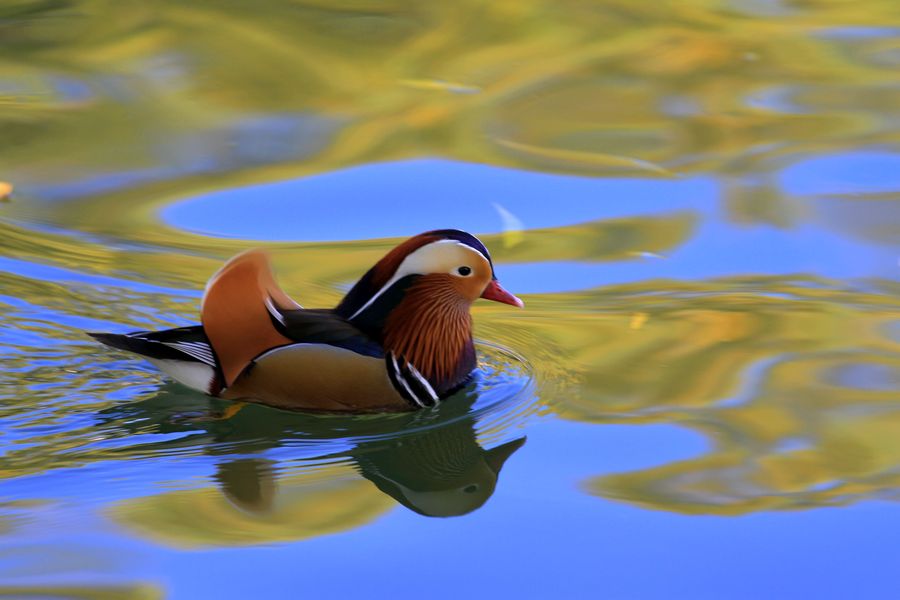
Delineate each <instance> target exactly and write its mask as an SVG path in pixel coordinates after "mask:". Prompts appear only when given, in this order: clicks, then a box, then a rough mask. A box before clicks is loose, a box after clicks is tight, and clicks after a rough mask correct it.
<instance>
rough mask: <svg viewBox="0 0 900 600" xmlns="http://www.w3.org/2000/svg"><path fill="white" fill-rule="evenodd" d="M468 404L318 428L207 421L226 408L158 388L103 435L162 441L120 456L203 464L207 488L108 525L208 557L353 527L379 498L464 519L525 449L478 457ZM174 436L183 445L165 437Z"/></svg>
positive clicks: (267, 414) (254, 416)
mask: <svg viewBox="0 0 900 600" xmlns="http://www.w3.org/2000/svg"><path fill="white" fill-rule="evenodd" d="M476 400H477V393H476V391H475V388H474V386H472V387H470V388H469V389H467V390H464V392H462V393H461V395H460V396H459V397H455V398H454V399H453V400H452V401H450V402H448V403H445V404H444V405H443V406H441V407H440V409H438V410H435V411H428V412H423V411H420V412H417V413H410V414H402V415H397V414H393V415H364V416H355V417H354V416H349V415H337V416H334V415H329V416H323V415H310V414H301V413H287V412H283V411H278V410H274V409H271V408H267V407H263V406H257V405H247V406H246V407H245V408H244V409H242V410H241V411H239V412H238V413H237V414H234V415H233V416H230V418H227V419H221V418H219V419H215V418H211V416H212V415H213V413H214V412H215V411H216V410H218V411H219V412H222V409H226V408H228V405H227V404H223V403H221V402H219V401H211V400H210V399H207V398H204V397H202V396H198V395H195V394H193V393H190V392H186V391H185V390H183V389H182V388H180V387H178V386H174V385H173V386H168V387H166V388H164V389H163V390H162V392H161V393H160V394H159V395H157V396H156V397H154V398H150V399H148V400H144V401H139V402H133V403H129V404H127V405H122V406H119V407H116V408H114V409H110V410H107V411H106V412H105V413H104V414H103V417H104V420H105V421H106V425H107V426H108V427H115V428H122V429H125V430H129V431H130V434H134V435H137V436H138V437H140V435H141V434H148V433H150V434H170V435H167V436H166V439H165V440H163V441H158V442H152V443H150V444H139V443H138V444H135V445H134V446H132V447H130V448H131V449H129V450H125V451H127V452H132V451H138V450H139V451H140V452H141V454H142V455H144V453H146V452H147V451H150V452H152V453H153V454H157V453H166V454H170V453H173V452H184V453H186V454H194V455H196V454H198V453H202V455H203V456H206V457H208V458H211V459H213V460H214V464H215V467H214V468H215V472H214V474H213V476H212V479H213V481H215V483H216V487H215V488H209V487H206V488H202V489H193V490H180V491H174V492H167V493H165V494H161V495H159V496H153V497H146V498H135V499H131V500H127V501H125V502H124V503H122V504H121V505H120V507H119V509H120V510H118V511H117V517H118V520H120V521H124V522H125V523H126V524H127V525H129V526H132V527H134V528H136V529H140V530H143V531H145V532H147V533H148V534H149V535H152V536H153V537H156V538H161V539H162V540H164V541H169V542H175V543H179V544H181V545H185V544H187V545H209V544H216V545H219V544H225V543H229V544H241V543H259V542H266V541H272V540H273V539H288V538H289V539H300V538H303V537H311V536H314V535H321V534H324V533H333V532H336V531H341V530H347V529H351V528H353V527H358V526H360V525H362V524H365V523H367V522H370V521H371V520H373V519H375V518H377V517H378V516H379V515H381V514H383V513H384V512H385V511H387V510H389V509H390V507H391V506H392V503H391V501H390V500H388V499H387V498H386V497H385V496H384V494H386V495H387V496H389V497H390V498H392V499H393V500H394V501H396V503H399V504H402V505H403V506H404V507H406V508H407V509H409V510H412V511H414V512H416V513H418V514H420V515H424V516H428V517H452V516H458V515H464V514H467V513H470V512H472V511H474V510H477V509H478V508H480V507H481V506H483V505H484V504H485V503H486V502H487V501H488V500H489V499H490V497H491V496H492V495H493V493H494V490H495V489H496V486H497V481H498V477H499V474H500V471H501V469H502V468H503V465H504V464H505V463H506V461H507V460H508V459H509V458H510V457H511V456H512V455H513V454H514V453H515V452H516V450H518V449H519V448H521V447H522V445H523V444H524V443H525V438H524V437H521V438H518V439H514V440H512V441H508V442H506V443H503V444H501V445H499V446H496V447H492V448H490V449H488V448H485V447H483V446H482V445H481V444H480V443H479V441H478V436H477V433H476V431H477V425H478V416H477V414H476V413H475V412H474V411H473V404H474V402H475V401H476ZM211 408H212V410H211ZM177 433H182V434H184V435H181V436H177V437H176V436H174V435H171V434H177ZM276 448H278V454H279V457H282V456H284V455H285V451H286V450H289V449H296V453H294V452H289V453H290V454H294V455H295V456H297V457H300V458H299V459H295V458H289V459H287V460H281V459H279V460H274V459H272V458H271V452H268V451H271V450H274V449H276ZM201 449H202V450H201ZM267 454H268V455H267ZM298 465H301V468H297V467H298ZM360 476H362V477H360ZM365 480H367V481H368V482H371V484H373V485H370V484H369V483H365ZM216 488H218V489H217V490H216ZM211 493H213V494H215V496H217V498H218V499H216V498H214V497H211V496H210V494H211ZM393 506H396V504H393ZM162 515H166V516H165V517H162ZM163 521H165V524H163ZM301 521H302V522H301ZM276 523H280V524H285V523H290V524H291V527H293V529H294V531H293V534H291V533H289V531H287V530H285V529H284V528H279V529H278V532H277V533H275V528H274V525H275V524H276ZM223 529H228V530H229V531H228V535H225V534H224V533H222V531H221V530H223ZM270 533H271V536H270Z"/></svg>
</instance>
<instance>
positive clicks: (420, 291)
mask: <svg viewBox="0 0 900 600" xmlns="http://www.w3.org/2000/svg"><path fill="white" fill-rule="evenodd" d="M479 298H485V299H487V300H493V301H495V302H502V303H504V304H510V305H512V306H517V307H521V306H524V303H523V302H522V301H521V300H520V299H518V298H517V297H516V296H514V295H512V294H511V293H509V292H507V291H506V290H505V289H503V287H502V286H501V285H500V282H499V281H498V280H497V277H496V275H495V273H494V265H493V262H492V261H491V256H490V253H488V250H487V248H486V247H485V246H484V244H483V243H482V242H481V241H480V240H479V239H478V238H476V237H475V236H473V235H472V234H469V233H466V232H464V231H460V230H457V229H440V230H435V231H429V232H426V233H422V234H420V235H417V236H415V237H412V238H410V239H408V240H406V241H405V242H403V243H402V244H400V245H399V246H397V247H396V248H394V249H393V250H391V251H390V252H388V254H387V255H385V256H384V258H382V259H381V260H380V261H378V263H376V264H375V266H374V267H372V268H371V269H370V270H369V271H368V272H367V273H366V274H365V275H363V277H362V278H361V279H360V280H359V281H358V282H357V283H356V285H354V286H353V288H352V289H351V290H350V292H349V293H348V294H347V295H346V296H345V297H344V299H343V300H342V301H341V303H340V304H339V305H338V306H337V308H336V309H335V312H336V313H337V314H339V315H340V316H342V317H344V318H345V319H348V320H349V321H351V322H353V323H354V324H355V325H356V326H357V327H359V328H360V329H362V330H363V331H365V332H366V333H368V334H369V335H370V336H372V337H373V338H375V339H377V340H378V341H380V342H381V343H382V345H383V346H384V349H385V350H386V351H387V352H390V353H393V354H394V355H396V356H398V357H403V358H404V360H406V361H408V362H409V363H410V364H412V365H414V366H415V367H416V369H418V371H419V372H420V373H421V374H422V375H424V376H425V378H426V379H428V381H429V382H430V383H431V384H432V386H434V387H435V389H436V390H437V391H438V393H443V392H446V391H447V390H449V389H451V388H453V387H455V386H458V385H459V384H460V383H462V381H464V380H465V378H466V377H468V375H469V373H471V371H472V370H473V369H474V368H475V349H474V344H473V342H472V318H471V316H470V314H469V309H470V307H471V305H472V303H473V302H475V300H477V299H479Z"/></svg>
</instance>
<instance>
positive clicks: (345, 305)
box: [89, 229, 523, 412]
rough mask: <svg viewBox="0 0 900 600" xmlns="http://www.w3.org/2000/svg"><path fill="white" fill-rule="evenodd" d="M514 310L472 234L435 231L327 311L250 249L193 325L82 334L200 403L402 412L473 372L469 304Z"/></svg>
mask: <svg viewBox="0 0 900 600" xmlns="http://www.w3.org/2000/svg"><path fill="white" fill-rule="evenodd" d="M478 298H486V299H488V300H494V301H496V302H502V303H505V304H510V305H512V306H517V307H522V306H523V303H522V301H521V300H520V299H519V298H517V297H516V296H514V295H512V294H511V293H509V292H507V291H506V290H505V289H503V287H502V286H501V285H500V283H499V281H498V280H497V277H496V275H495V274H494V266H493V262H492V261H491V256H490V254H489V253H488V250H487V248H486V247H485V246H484V244H483V243H481V241H480V240H479V239H478V238H476V237H475V236H473V235H471V234H469V233H466V232H464V231H460V230H457V229H441V230H435V231H429V232H426V233H422V234H420V235H417V236H414V237H412V238H410V239H408V240H406V241H405V242H403V243H401V244H400V245H399V246H397V247H396V248H394V249H393V250H391V251H390V252H388V253H387V254H386V255H385V256H384V257H383V258H382V259H381V260H379V261H378V262H377V263H376V264H375V266H373V267H372V268H371V269H369V271H368V272H367V273H366V274H365V275H363V276H362V278H361V279H360V280H359V281H358V282H357V283H356V284H355V285H354V286H353V287H352V288H351V289H350V291H349V292H348V293H347V295H346V296H344V298H343V299H342V300H341V302H340V303H339V304H338V305H337V306H336V307H335V308H333V309H305V308H302V307H301V306H300V305H299V304H297V303H296V302H295V301H294V300H292V299H291V298H290V297H289V296H288V295H287V294H286V293H285V292H284V291H283V290H282V289H281V288H280V287H279V286H278V284H277V283H276V281H275V277H274V275H273V273H272V269H271V266H270V263H269V259H268V256H267V254H266V253H265V252H263V251H261V250H249V251H246V252H244V253H242V254H239V255H237V256H235V257H234V258H232V259H231V260H230V261H228V262H227V263H226V264H225V266H224V267H222V268H221V269H220V270H219V271H218V272H217V273H216V274H215V275H213V276H212V278H211V279H210V281H209V283H208V284H207V286H206V291H205V293H204V295H203V300H202V302H201V309H200V322H201V324H200V325H195V326H192V327H179V328H177V329H168V330H165V331H136V332H132V333H128V334H115V333H90V334H89V335H91V336H93V337H94V338H96V339H97V340H99V341H101V342H103V343H104V344H107V345H109V346H112V347H114V348H118V349H122V350H128V351H131V352H134V353H136V354H139V355H141V356H143V357H145V358H146V359H148V360H149V361H150V362H151V363H153V364H154V365H156V366H157V367H158V368H159V369H160V370H162V371H163V372H165V373H167V374H168V375H170V376H171V377H173V378H174V379H175V380H177V381H178V382H180V383H182V384H184V385H186V386H188V387H191V388H194V389H196V390H199V391H202V392H204V393H206V394H209V395H211V396H217V397H222V398H226V399H232V400H247V401H253V402H259V403H262V404H268V405H271V406H275V407H279V408H286V409H301V410H319V411H353V412H377V411H403V410H413V409H419V408H424V407H429V406H435V405H436V404H437V403H438V402H440V401H441V400H443V399H445V398H447V397H449V396H451V395H453V393H454V392H456V391H457V390H459V389H460V388H462V387H463V386H464V385H466V383H467V382H468V381H469V380H470V378H471V376H472V372H473V371H474V369H475V367H476V354H475V345H474V342H473V339H472V317H471V314H470V310H469V309H470V307H471V305H472V303H473V302H474V301H475V300H477V299H478Z"/></svg>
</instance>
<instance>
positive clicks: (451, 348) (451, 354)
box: [382, 276, 476, 395]
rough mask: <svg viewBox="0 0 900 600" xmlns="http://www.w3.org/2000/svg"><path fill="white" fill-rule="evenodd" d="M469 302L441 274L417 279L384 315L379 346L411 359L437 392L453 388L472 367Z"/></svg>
mask: <svg viewBox="0 0 900 600" xmlns="http://www.w3.org/2000/svg"><path fill="white" fill-rule="evenodd" d="M469 306H470V303H469V302H468V301H467V300H466V299H465V298H463V297H462V296H460V295H459V293H458V292H457V291H456V289H455V288H454V287H453V285H452V282H449V281H447V280H446V278H443V277H441V276H423V277H421V278H420V279H419V280H418V281H416V282H415V283H414V284H413V285H412V286H410V287H409V288H408V289H407V290H406V294H405V295H404V297H403V300H402V301H401V302H400V303H399V304H398V305H397V306H396V307H395V308H394V310H392V311H391V313H390V315H389V316H388V318H387V320H386V322H385V324H384V328H383V330H382V343H383V346H384V349H385V350H386V351H388V352H393V353H394V354H395V355H397V356H402V357H403V358H405V359H406V360H407V361H409V362H410V363H412V364H413V365H414V366H415V367H416V369H418V371H419V372H420V373H422V375H424V376H425V378H427V379H428V381H429V382H430V383H431V384H432V386H433V387H434V388H435V390H436V391H437V392H438V394H440V395H443V394H445V393H447V392H449V391H451V390H453V389H455V388H456V387H459V386H460V385H462V384H463V383H464V382H465V381H466V379H468V377H469V375H470V373H471V372H472V371H473V370H474V369H475V366H476V357H475V344H474V342H473V340H472V316H471V315H470V314H469Z"/></svg>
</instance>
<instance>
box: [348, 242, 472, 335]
mask: <svg viewBox="0 0 900 600" xmlns="http://www.w3.org/2000/svg"><path fill="white" fill-rule="evenodd" d="M450 246H459V247H461V248H465V249H466V250H468V251H470V252H474V253H475V254H477V255H478V256H481V257H482V258H484V260H485V262H488V263H490V261H488V259H487V257H485V256H484V254H482V253H481V252H479V251H478V250H476V249H475V248H472V247H471V246H468V245H466V244H463V243H462V242H458V241H456V240H439V241H437V242H431V243H430V244H425V245H424V246H422V247H421V248H418V249H416V250H415V251H414V252H410V254H409V256H407V257H406V258H404V259H403V262H402V263H400V266H399V267H397V272H396V273H394V276H393V277H391V278H390V280H389V281H388V282H387V283H386V284H384V285H383V286H382V287H381V289H380V290H378V292H377V293H376V294H375V295H374V296H372V297H371V298H370V299H369V301H368V302H366V303H365V304H363V305H362V306H361V307H360V309H359V310H357V311H356V312H355V313H353V315H351V316H350V320H351V321H352V320H353V319H355V318H356V317H358V316H359V314H360V313H361V312H362V311H364V310H366V309H367V308H369V307H370V306H371V305H372V303H373V302H375V301H376V300H377V299H378V298H379V297H380V296H381V295H382V294H384V293H385V292H386V291H387V290H389V289H390V287H391V286H392V285H394V284H395V283H397V282H398V281H400V280H401V279H403V278H404V277H406V276H408V275H427V274H428V273H439V272H441V271H442V270H441V269H440V263H441V262H443V261H446V260H447V259H448V256H447V250H448V247H450ZM457 266H459V265H457Z"/></svg>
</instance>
